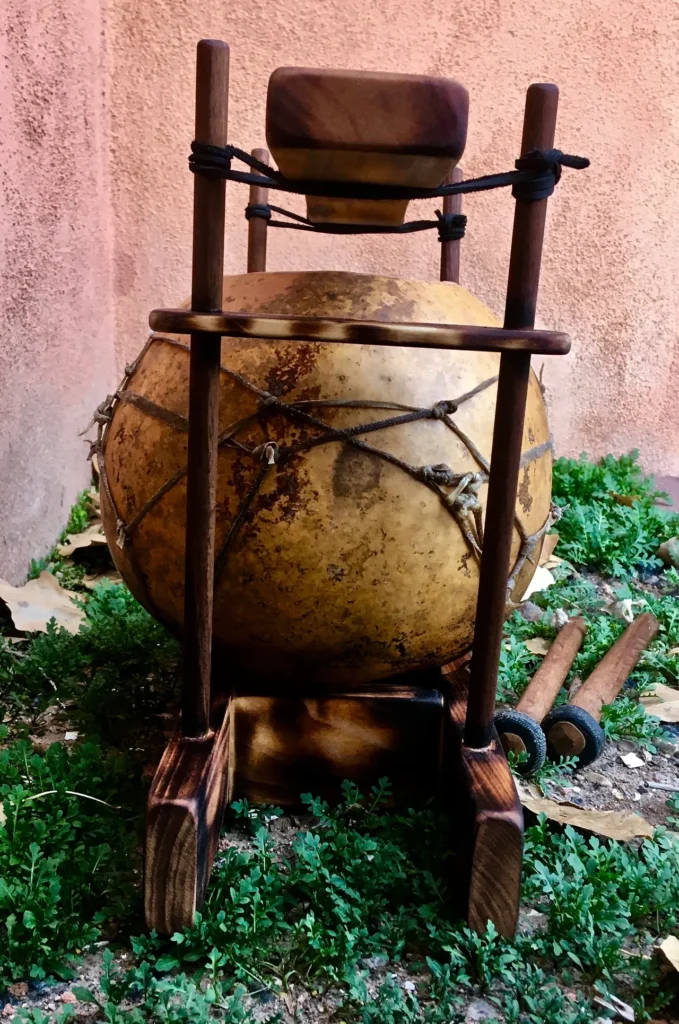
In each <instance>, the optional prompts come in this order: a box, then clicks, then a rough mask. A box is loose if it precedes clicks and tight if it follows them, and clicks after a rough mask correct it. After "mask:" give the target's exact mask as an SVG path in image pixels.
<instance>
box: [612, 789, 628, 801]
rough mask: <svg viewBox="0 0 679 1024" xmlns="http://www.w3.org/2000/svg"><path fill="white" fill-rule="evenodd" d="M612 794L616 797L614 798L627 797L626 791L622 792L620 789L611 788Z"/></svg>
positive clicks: (621, 798) (622, 798)
mask: <svg viewBox="0 0 679 1024" xmlns="http://www.w3.org/2000/svg"><path fill="white" fill-rule="evenodd" d="M611 794H612V796H613V797H614V798H615V799H616V800H624V799H625V794H624V793H622V792H621V791H620V790H619V789H613V790H611Z"/></svg>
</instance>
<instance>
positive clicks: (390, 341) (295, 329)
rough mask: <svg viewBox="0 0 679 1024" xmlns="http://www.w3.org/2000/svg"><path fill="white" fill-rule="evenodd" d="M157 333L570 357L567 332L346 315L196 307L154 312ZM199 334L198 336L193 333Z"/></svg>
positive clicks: (152, 320)
mask: <svg viewBox="0 0 679 1024" xmlns="http://www.w3.org/2000/svg"><path fill="white" fill-rule="evenodd" d="M149 325H150V327H151V329H152V330H154V331H158V332H161V333H162V332H168V333H172V334H192V332H197V331H201V332H202V335H201V336H202V337H206V336H209V335H210V334H211V335H213V336H214V335H220V336H223V337H228V338H264V339H266V338H271V339H276V340H286V339H287V340H290V341H321V342H323V341H325V342H343V343H344V344H347V345H403V346H406V347H409V348H451V349H461V350H465V351H468V352H505V351H516V352H527V353H528V354H529V355H531V354H532V355H545V356H546V355H552V356H554V355H565V354H566V353H567V352H568V351H569V350H570V339H569V337H568V335H567V334H561V333H560V332H558V331H533V330H528V329H525V328H520V329H518V328H516V329H514V330H505V329H504V328H502V327H469V326H464V325H462V326H461V325H458V324H407V323H383V322H380V321H377V320H347V319H344V318H342V317H322V318H317V317H311V316H308V317H294V316H273V315H270V314H264V313H259V314H257V316H251V315H250V314H248V313H214V312H213V313H199V312H197V311H196V310H191V309H154V310H152V312H151V314H150V316H149ZM193 336H195V334H194V335H193Z"/></svg>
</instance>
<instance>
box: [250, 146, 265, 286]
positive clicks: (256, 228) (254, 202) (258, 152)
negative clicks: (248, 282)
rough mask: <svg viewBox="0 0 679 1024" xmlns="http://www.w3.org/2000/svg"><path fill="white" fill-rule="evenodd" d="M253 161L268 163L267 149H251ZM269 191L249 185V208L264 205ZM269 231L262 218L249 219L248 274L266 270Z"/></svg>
mask: <svg viewBox="0 0 679 1024" xmlns="http://www.w3.org/2000/svg"><path fill="white" fill-rule="evenodd" d="M252 155H253V156H254V158H255V160H260V161H261V162H262V163H263V164H268V163H269V151H268V149H253V150H252ZM268 200H269V190H268V188H264V187H263V186H262V185H250V199H249V205H250V206H259V205H262V206H264V205H266V203H267V202H268ZM268 230H269V225H268V222H267V221H266V219H265V218H264V217H251V218H250V220H249V221H248V274H253V273H257V271H263V270H266V239H267V234H268Z"/></svg>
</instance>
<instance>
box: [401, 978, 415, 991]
mask: <svg viewBox="0 0 679 1024" xmlns="http://www.w3.org/2000/svg"><path fill="white" fill-rule="evenodd" d="M403 987H404V989H405V990H406V992H414V991H415V989H416V988H417V985H416V984H415V982H414V981H410V980H408V981H404V982H403Z"/></svg>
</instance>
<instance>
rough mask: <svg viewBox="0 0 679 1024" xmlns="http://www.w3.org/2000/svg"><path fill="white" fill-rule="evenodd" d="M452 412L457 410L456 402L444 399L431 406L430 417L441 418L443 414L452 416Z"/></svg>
mask: <svg viewBox="0 0 679 1024" xmlns="http://www.w3.org/2000/svg"><path fill="white" fill-rule="evenodd" d="M454 412H457V402H453V401H451V400H450V399H444V400H443V401H442V402H437V403H436V405H433V406H432V408H431V418H432V419H433V420H442V419H443V418H444V416H452V414H453V413H454Z"/></svg>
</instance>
